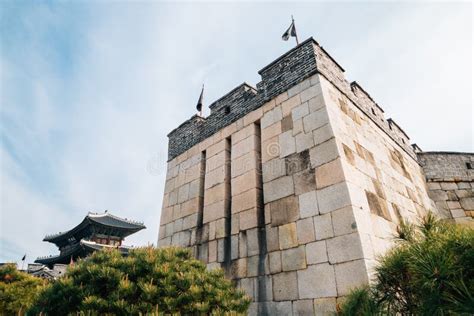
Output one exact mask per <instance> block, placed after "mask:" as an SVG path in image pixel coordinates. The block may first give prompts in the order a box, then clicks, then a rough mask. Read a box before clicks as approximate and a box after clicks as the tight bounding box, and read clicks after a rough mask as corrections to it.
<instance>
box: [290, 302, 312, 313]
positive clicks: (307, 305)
mask: <svg viewBox="0 0 474 316" xmlns="http://www.w3.org/2000/svg"><path fill="white" fill-rule="evenodd" d="M293 315H298V316H306V315H314V304H313V300H299V301H294V302H293Z"/></svg>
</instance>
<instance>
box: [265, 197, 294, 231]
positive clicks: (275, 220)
mask: <svg viewBox="0 0 474 316" xmlns="http://www.w3.org/2000/svg"><path fill="white" fill-rule="evenodd" d="M269 208H270V214H271V215H270V216H271V223H272V226H279V225H283V224H288V223H291V222H294V221H296V220H297V219H298V218H299V214H298V213H299V211H298V198H297V197H296V196H294V195H290V196H287V197H285V198H282V199H279V200H276V201H273V202H270V203H269Z"/></svg>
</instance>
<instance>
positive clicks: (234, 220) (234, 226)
mask: <svg viewBox="0 0 474 316" xmlns="http://www.w3.org/2000/svg"><path fill="white" fill-rule="evenodd" d="M239 219H240V215H239V214H238V213H237V214H232V215H231V222H230V233H231V234H232V235H234V234H238V233H239V232H240V223H239Z"/></svg>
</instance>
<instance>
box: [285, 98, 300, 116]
mask: <svg viewBox="0 0 474 316" xmlns="http://www.w3.org/2000/svg"><path fill="white" fill-rule="evenodd" d="M300 104H301V99H300V96H299V95H295V96H293V97H291V98H289V99H288V100H286V101H284V102H282V103H281V113H282V114H283V116H287V115H288V114H290V113H291V111H292V110H293V109H294V108H295V107H297V106H298V105H300Z"/></svg>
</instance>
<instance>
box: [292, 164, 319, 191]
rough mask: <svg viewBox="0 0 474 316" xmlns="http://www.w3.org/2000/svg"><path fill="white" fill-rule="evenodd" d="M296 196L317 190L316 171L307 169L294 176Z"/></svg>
mask: <svg viewBox="0 0 474 316" xmlns="http://www.w3.org/2000/svg"><path fill="white" fill-rule="evenodd" d="M293 182H294V185H295V194H296V195H300V194H303V193H306V192H310V191H313V190H315V189H316V177H315V174H314V169H306V170H303V171H301V172H298V173H296V174H294V175H293Z"/></svg>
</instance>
